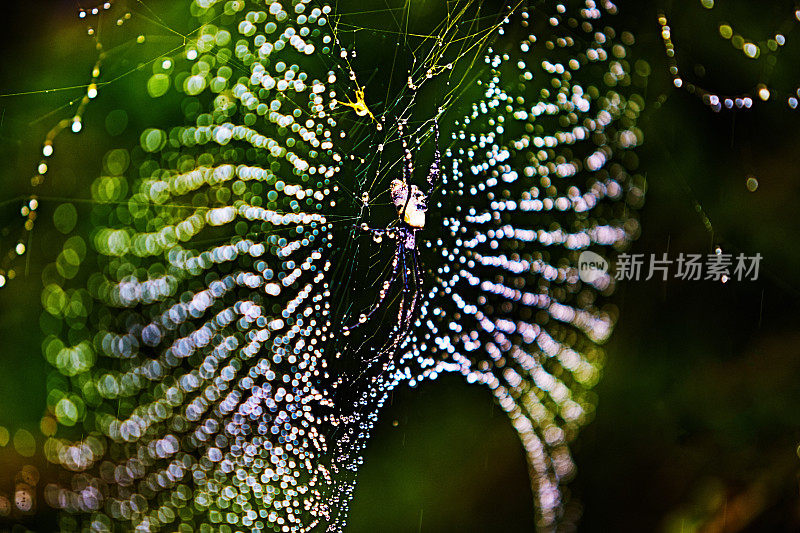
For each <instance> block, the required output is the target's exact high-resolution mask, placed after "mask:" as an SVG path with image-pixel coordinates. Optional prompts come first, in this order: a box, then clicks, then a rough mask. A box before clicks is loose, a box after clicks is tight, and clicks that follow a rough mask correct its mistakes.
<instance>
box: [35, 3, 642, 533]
mask: <svg viewBox="0 0 800 533" xmlns="http://www.w3.org/2000/svg"><path fill="white" fill-rule="evenodd" d="M534 4H535V7H534V8H528V7H526V6H524V5H515V9H514V10H513V13H512V14H511V15H509V16H508V17H507V18H506V20H505V25H504V26H503V27H502V28H501V29H499V30H498V31H497V32H496V33H497V37H498V39H497V41H496V43H495V46H493V47H492V48H491V49H490V50H489V51H488V53H487V55H486V57H485V64H484V65H482V66H481V67H476V68H479V69H480V70H479V72H478V76H477V79H478V81H477V83H478V84H479V86H480V88H481V90H482V91H484V92H483V96H482V97H481V98H480V99H479V100H478V101H476V102H474V104H473V105H472V106H471V109H470V111H469V112H468V115H467V116H466V117H464V118H463V119H461V120H460V121H457V122H456V126H455V127H452V126H450V127H448V128H446V129H447V130H449V131H452V139H451V143H450V145H449V146H448V147H447V152H446V154H445V155H446V157H444V161H443V164H444V168H445V178H444V182H443V185H442V187H441V189H440V190H439V191H438V192H437V193H436V194H437V198H438V200H435V203H436V208H435V209H432V211H436V213H437V215H436V216H435V217H432V218H434V219H435V220H437V221H440V222H441V226H442V228H443V229H442V230H441V231H439V232H438V233H437V235H438V234H440V236H439V237H438V238H436V239H430V240H427V241H426V242H425V244H424V245H423V253H424V257H425V258H426V265H427V269H428V272H430V273H432V274H433V276H432V277H431V279H428V280H427V281H426V285H425V287H426V288H425V290H426V298H425V301H424V303H423V305H422V309H421V312H420V315H419V317H418V318H417V319H416V321H415V324H414V328H413V331H412V333H411V334H410V335H409V336H408V337H405V338H404V340H403V341H402V343H400V345H399V348H397V349H396V350H395V349H394V348H393V351H394V352H396V353H392V354H383V355H388V357H384V358H382V359H380V360H379V361H378V366H377V367H374V366H373V365H372V364H369V365H367V367H366V368H364V369H361V370H358V369H356V371H355V372H353V373H350V372H349V371H348V372H343V373H342V374H340V375H337V374H336V372H335V370H334V368H338V367H336V364H335V363H334V362H333V361H334V355H336V356H338V357H340V358H341V357H345V358H347V357H350V358H351V359H350V363H349V364H350V366H353V365H355V366H356V367H357V366H358V365H359V364H362V363H364V361H366V360H368V359H367V358H365V357H362V356H361V355H360V354H359V350H360V349H361V348H363V347H364V344H362V345H360V347H359V345H358V344H357V343H355V342H351V341H347V342H345V343H344V344H343V341H342V339H341V338H339V336H338V334H337V331H338V329H337V328H339V317H336V316H334V315H335V314H336V313H335V312H334V308H335V307H336V306H337V305H338V304H337V302H336V301H332V286H331V276H332V275H333V272H336V271H337V268H338V267H337V262H342V261H345V260H347V258H342V257H341V256H340V255H339V254H335V253H332V250H338V249H340V248H341V247H340V244H338V243H336V242H334V240H335V236H336V235H338V234H337V233H335V232H334V229H335V227H338V225H343V224H344V225H352V224H353V221H354V220H356V219H357V218H358V216H359V214H358V213H352V214H340V213H337V212H335V210H334V209H333V207H334V205H335V204H336V200H337V199H341V198H342V197H347V195H348V194H350V192H349V190H348V187H347V185H348V184H349V182H348V181H347V178H346V177H344V176H343V174H342V172H341V169H342V168H346V167H344V166H343V165H344V163H343V161H345V158H343V155H342V153H343V152H342V151H341V150H340V149H338V148H337V143H338V142H339V139H340V138H344V136H345V135H344V134H343V131H342V128H341V126H340V125H339V124H338V123H337V120H336V119H335V118H334V116H335V115H334V114H333V113H332V110H333V109H335V108H336V101H337V92H336V89H335V88H334V85H335V83H336V82H337V72H340V71H346V70H348V69H349V72H350V73H352V68H350V67H349V66H348V67H347V68H346V69H345V68H343V67H342V66H341V62H339V61H338V59H340V58H337V59H334V58H336V54H337V52H336V50H337V48H336V45H337V43H336V38H335V36H333V35H332V33H331V26H330V25H329V24H327V22H328V21H327V20H326V18H327V17H330V16H331V8H330V7H328V6H317V5H316V4H315V3H313V2H306V1H300V2H294V3H293V4H292V5H291V6H290V5H288V2H287V3H281V2H269V3H266V4H264V3H261V2H257V3H256V2H254V3H252V4H251V3H247V4H246V3H245V2H242V1H228V2H222V1H220V2H214V1H211V0H196V6H195V14H196V15H197V16H198V17H199V18H200V19H201V20H202V21H204V22H206V24H205V26H204V27H203V28H202V29H201V30H200V31H199V32H198V36H197V38H196V39H195V40H192V41H191V43H189V45H188V46H187V50H186V54H185V59H182V60H181V61H182V63H181V64H179V65H176V69H185V71H186V72H187V74H188V75H187V76H186V77H185V78H184V80H183V89H184V92H186V93H187V94H188V95H190V96H198V97H200V98H206V99H207V100H208V104H209V107H208V109H209V111H208V112H205V113H201V114H199V115H198V116H197V118H196V119H195V120H193V121H192V122H191V123H189V125H187V126H185V127H176V128H173V129H169V130H160V129H155V128H153V129H148V130H146V131H145V132H143V134H142V138H141V142H142V148H143V149H144V151H145V152H146V154H147V158H146V160H145V161H143V162H141V163H140V164H138V166H137V167H136V168H134V169H133V170H131V171H129V175H128V176H127V177H125V176H120V175H117V176H104V177H102V178H101V179H100V180H98V182H96V185H95V186H94V187H93V194H94V196H95V201H96V202H97V206H96V207H95V215H94V216H96V217H99V218H103V217H105V219H106V220H108V221H109V223H108V224H107V225H105V226H103V227H99V228H97V229H96V230H95V231H94V232H93V235H92V236H91V237H92V247H93V249H94V250H95V251H96V252H97V254H98V257H99V259H98V265H99V267H100V268H99V269H98V270H97V271H96V272H94V273H90V274H89V275H87V276H86V278H85V283H84V286H80V285H79V286H77V287H76V288H70V287H59V286H56V285H49V286H48V287H46V288H45V291H44V293H43V302H44V303H45V307H46V309H47V310H48V311H49V312H50V313H51V314H53V315H54V316H56V317H59V318H61V319H63V321H64V322H65V323H66V325H67V328H66V331H67V333H66V334H65V335H64V336H63V338H58V337H55V336H51V337H48V338H47V339H46V340H45V342H44V351H45V354H46V356H47V357H48V359H49V360H50V361H51V362H52V363H53V364H54V365H55V366H56V367H57V368H58V369H59V371H60V372H61V373H62V374H63V375H64V376H65V377H66V378H68V383H69V384H68V385H67V386H62V387H61V389H66V391H62V392H61V397H60V398H58V399H56V401H55V406H54V410H55V414H56V416H57V417H58V419H59V421H60V422H61V424H62V428H61V430H60V432H59V433H58V434H57V436H56V437H53V438H51V439H49V440H48V441H47V443H46V446H45V452H46V455H47V458H48V460H50V461H51V462H53V463H57V464H60V465H62V466H63V467H64V469H65V471H69V474H65V475H64V476H63V479H62V481H61V482H60V483H50V484H49V485H48V486H47V487H46V490H45V499H46V501H47V503H48V504H50V505H51V506H53V507H56V508H59V509H63V510H64V511H65V513H63V515H62V518H61V522H60V527H61V529H63V530H78V529H91V530H97V531H110V530H128V529H130V530H142V531H146V530H179V531H194V530H200V531H212V530H220V531H239V530H253V531H263V530H274V531H310V530H317V529H324V528H327V529H328V530H341V529H342V528H343V527H344V526H345V524H346V515H347V509H348V504H349V501H350V499H351V496H352V492H353V487H354V486H355V482H356V473H357V470H358V467H359V465H360V464H361V453H362V451H363V448H364V446H366V444H367V441H368V437H369V434H370V432H371V430H372V427H373V425H374V423H375V421H376V420H377V418H378V415H379V412H380V408H381V407H382V405H383V404H384V402H385V401H386V398H387V395H388V393H389V391H391V390H392V389H393V388H395V387H397V386H399V385H401V384H407V383H410V384H411V385H415V384H416V383H418V382H419V381H420V380H423V379H435V378H436V377H437V376H438V375H439V374H441V373H442V372H459V373H461V374H463V375H464V376H465V377H466V379H467V381H468V382H471V383H483V384H485V385H487V386H488V387H489V388H490V390H491V391H492V393H493V394H494V395H495V397H496V398H497V400H498V402H499V404H500V405H501V406H502V408H503V409H504V410H505V411H506V412H507V413H508V414H509V416H510V417H511V420H512V423H513V425H514V427H515V428H516V429H517V431H518V432H519V433H520V436H521V438H522V442H523V445H524V448H525V450H526V452H527V455H528V459H529V464H530V469H531V479H532V483H533V487H534V496H535V500H536V507H537V513H538V516H539V525H540V526H541V528H542V529H545V530H546V529H552V528H554V527H555V526H556V524H557V523H558V522H559V520H560V519H561V517H562V515H563V509H564V507H565V502H566V500H567V498H566V496H565V494H564V491H563V489H562V483H563V481H565V480H567V479H568V478H569V477H570V475H571V474H572V471H573V465H572V461H571V459H570V456H569V452H568V450H567V443H568V442H569V441H570V440H571V439H573V438H574V436H575V434H576V432H577V430H578V428H579V427H580V426H581V425H582V424H583V423H585V422H586V421H587V420H588V419H589V417H590V416H591V412H592V405H593V404H592V396H591V394H590V393H589V389H590V388H591V386H592V385H593V384H594V383H595V382H596V381H597V379H598V378H599V373H600V367H601V365H602V351H601V350H600V349H599V348H598V347H597V346H596V343H597V342H601V341H603V340H605V339H606V338H607V336H608V335H609V334H610V331H611V327H612V325H613V321H614V313H613V310H611V309H607V308H602V307H601V305H600V303H599V302H598V301H597V299H596V297H597V295H598V294H607V293H609V292H610V291H611V289H612V288H613V280H612V279H611V278H610V277H608V276H606V277H602V278H601V279H599V280H597V281H595V282H594V283H593V285H592V286H588V285H586V284H583V283H582V282H581V281H580V280H579V278H578V275H577V270H576V269H575V264H576V260H577V254H578V253H579V252H580V251H581V250H583V249H589V248H591V249H593V250H598V251H599V250H601V247H609V246H610V247H616V248H619V247H622V246H625V245H626V243H628V242H629V241H630V240H631V239H632V238H634V237H635V234H636V229H637V225H636V222H635V220H633V219H631V218H630V215H629V214H628V211H627V210H626V206H627V205H628V204H634V205H635V204H637V203H638V202H640V200H641V196H642V189H641V187H640V185H637V184H640V181H639V178H636V177H631V176H629V175H628V172H627V171H626V166H629V167H633V163H632V159H631V158H630V157H629V156H628V155H627V154H628V149H629V148H632V147H634V146H635V145H636V144H638V143H639V142H640V141H641V133H640V132H639V131H638V130H637V129H636V128H635V120H636V117H637V116H638V113H639V112H640V111H641V109H642V107H643V104H642V100H641V98H639V97H637V96H635V95H634V96H630V97H628V96H625V93H627V92H631V91H629V90H626V89H625V87H627V86H628V85H629V84H630V82H631V77H630V75H629V74H628V72H629V69H628V64H627V61H626V59H624V57H625V54H626V49H625V46H624V44H622V43H621V42H618V39H617V36H616V34H615V32H614V31H613V30H612V29H611V28H609V27H607V26H602V22H601V20H600V17H601V14H602V12H611V13H613V12H614V11H615V8H614V6H613V5H612V4H610V3H605V4H603V5H600V6H596V5H595V4H594V3H593V2H591V1H587V2H585V3H583V4H579V5H577V6H576V7H575V8H574V9H572V8H571V9H572V10H571V11H569V12H567V8H566V6H564V5H561V4H548V5H547V6H542V5H540V4H539V3H534ZM546 10H551V11H552V13H547V15H546V16H545V15H544V13H545V12H546ZM573 12H574V13H573ZM216 15H218V16H219V17H225V18H224V19H221V20H228V21H231V22H230V24H229V25H226V26H225V27H221V26H218V25H217V23H216V21H217V20H218V18H217V17H216ZM573 17H574V18H573ZM573 22H574V24H573ZM624 40H625V38H622V41H624ZM278 43H280V44H278ZM343 58H344V59H346V54H343ZM545 58H546V59H545ZM570 60H574V61H575V63H572V62H571V61H570ZM584 76H585V79H586V80H587V81H586V82H582V83H578V82H577V81H576V80H578V79H581V80H582V79H584ZM409 86H411V87H412V88H415V87H414V84H413V80H412V81H410V82H409ZM343 100H344V98H341V100H340V101H343ZM411 100H412V101H413V98H412V99H411ZM399 114H401V113H399ZM369 118H370V120H373V118H372V116H370V117H369ZM428 125H429V122H426V123H425V124H423V126H425V127H427V126H428ZM422 129H423V128H422V127H420V128H419V129H418V130H417V132H416V133H420V132H421V131H422ZM387 130H389V131H386V133H385V134H386V135H392V134H393V131H396V130H392V129H391V128H387ZM363 135H367V134H363ZM356 144H357V142H356ZM398 162H399V160H398ZM395 164H396V162H394V163H392V162H390V163H387V164H386V165H387V166H388V167H391V166H393V165H395ZM420 166H424V165H420ZM126 190H127V191H129V192H127V193H126V192H125V191H126ZM120 199H124V200H125V201H124V202H118V200H120ZM112 200H113V202H112ZM112 204H113V206H114V207H113V208H112ZM68 242H69V241H68ZM73 244H74V242H73ZM65 249H66V248H65ZM71 249H73V251H74V252H75V254H76V255H78V256H81V260H82V259H83V256H86V254H87V250H86V249H85V248H81V247H80V246H79V245H75V246H73V247H72V248H71ZM79 262H80V261H79ZM81 279H83V278H80V277H78V278H76V283H78V281H79V280H81ZM75 301H78V302H80V303H81V305H80V306H77V307H76V306H73V305H71V302H75ZM76 308H80V309H85V310H87V312H86V313H76V312H75V309H76ZM395 327H399V326H395ZM365 343H366V341H365ZM331 346H334V347H336V348H331ZM369 360H372V359H369ZM343 384H344V386H343ZM76 424H77V425H76ZM79 427H80V428H81V429H80V430H78V428H79ZM76 430H77V431H76ZM76 435H77V437H79V438H76ZM572 518H574V517H570V516H566V517H565V521H564V522H563V523H567V522H569V521H570V520H571V519H572Z"/></svg>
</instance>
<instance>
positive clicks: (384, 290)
mask: <svg viewBox="0 0 800 533" xmlns="http://www.w3.org/2000/svg"><path fill="white" fill-rule="evenodd" d="M400 254H402V251H401V250H400V248H399V247H398V249H397V250H396V251H395V253H394V259H393V260H392V273H391V274H390V275H389V277H388V278H387V279H386V280H385V281H384V282H383V286H382V287H381V290H380V293H379V296H378V301H377V302H375V303H374V304H372V306H371V307H369V308H368V310H367V311H366V312H365V313H362V314H361V317H359V319H358V322H356V323H355V324H352V325H350V326H345V327H344V328H342V332H343V333H348V332H349V331H350V330H352V329H355V328H357V327H358V326H360V325H362V324H364V323H366V322H367V320H369V318H370V317H371V316H372V315H373V314H374V313H375V311H377V310H378V309H380V307H381V305H382V304H383V301H384V300H385V299H386V297H387V296H388V295H389V289H390V288H391V287H392V285H393V284H394V282H395V280H397V274H398V269H399V267H400Z"/></svg>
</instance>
